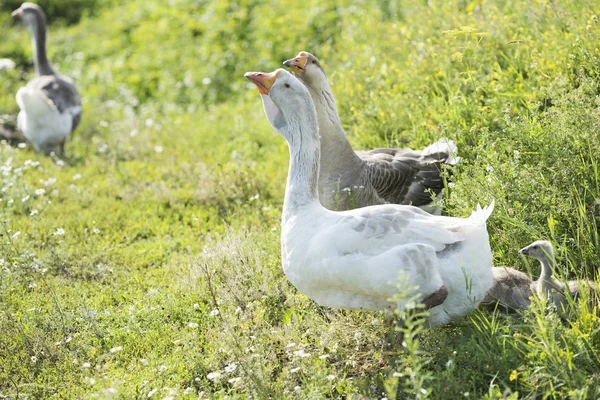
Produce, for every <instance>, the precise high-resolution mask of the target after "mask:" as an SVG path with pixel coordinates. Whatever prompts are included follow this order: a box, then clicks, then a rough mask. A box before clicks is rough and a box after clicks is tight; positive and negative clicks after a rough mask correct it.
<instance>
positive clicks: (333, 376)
mask: <svg viewBox="0 0 600 400" xmlns="http://www.w3.org/2000/svg"><path fill="white" fill-rule="evenodd" d="M335 378H336V376H335V375H327V380H328V381H332V380H334V379H335Z"/></svg>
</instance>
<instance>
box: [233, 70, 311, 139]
mask: <svg viewBox="0 0 600 400" xmlns="http://www.w3.org/2000/svg"><path fill="white" fill-rule="evenodd" d="M244 76H245V77H246V78H248V79H249V80H250V81H251V82H252V83H254V84H255V85H256V86H257V87H258V91H259V92H260V94H261V97H262V101H263V107H264V109H265V114H266V115H267V119H268V120H269V123H270V124H271V126H273V128H275V130H276V131H277V132H278V133H279V134H280V135H281V136H283V137H284V138H285V139H286V140H287V141H288V143H290V144H293V143H296V142H299V141H300V140H301V138H300V137H297V136H298V133H299V132H300V131H308V132H313V133H317V132H318V128H317V126H316V111H315V107H314V104H313V102H312V99H311V97H310V94H309V93H308V90H307V89H306V88H305V87H304V85H303V84H302V83H301V82H300V81H298V79H296V78H294V77H293V76H292V74H290V73H289V72H287V71H286V70H284V69H281V68H280V69H278V70H276V71H273V72H270V73H264V72H247V73H246V74H245V75H244ZM307 111H308V114H307ZM307 123H310V124H312V125H313V126H311V127H309V128H313V129H308V130H305V129H302V128H307V127H305V126H303V125H304V124H307ZM315 139H316V140H318V136H316V137H315Z"/></svg>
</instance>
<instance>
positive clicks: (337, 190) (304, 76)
mask: <svg viewBox="0 0 600 400" xmlns="http://www.w3.org/2000/svg"><path fill="white" fill-rule="evenodd" d="M283 64H284V65H285V66H287V67H289V68H290V69H291V70H292V71H293V72H294V74H295V76H296V77H297V78H298V79H300V81H302V83H303V84H304V85H305V86H306V87H307V88H308V90H309V92H310V95H311V97H312V99H313V101H314V104H315V108H316V110H317V116H318V122H319V133H320V135H321V172H320V177H319V195H320V199H321V203H322V204H323V205H324V206H325V207H327V208H329V209H330V210H348V209H351V208H355V207H365V206H370V205H378V204H386V203H393V204H411V205H414V206H417V207H420V208H422V209H424V210H425V211H427V212H430V213H434V214H441V206H439V205H438V204H434V203H437V202H434V201H432V195H435V196H436V199H439V198H440V196H441V193H442V190H443V189H444V180H443V179H442V177H441V176H440V173H441V170H442V164H446V165H454V164H455V163H456V162H457V159H456V158H454V157H452V154H455V153H456V151H457V149H456V146H455V145H454V143H453V142H452V141H449V140H446V139H442V140H440V141H438V142H436V143H434V144H432V145H430V146H428V147H426V148H425V149H423V150H421V151H415V150H411V149H386V148H381V149H374V150H371V151H357V152H355V151H354V150H353V149H352V147H351V145H350V142H349V141H348V138H347V137H346V134H345V132H344V129H343V128H342V125H341V122H340V117H339V115H338V111H337V107H336V104H335V100H334V98H333V93H332V92H331V88H330V87H329V83H328V81H327V76H326V75H325V72H324V71H323V68H322V67H321V64H320V62H319V60H318V59H317V58H316V57H315V56H313V55H312V54H310V53H307V52H304V51H303V52H300V54H298V56H296V58H293V59H290V60H287V61H285V62H284V63H283Z"/></svg>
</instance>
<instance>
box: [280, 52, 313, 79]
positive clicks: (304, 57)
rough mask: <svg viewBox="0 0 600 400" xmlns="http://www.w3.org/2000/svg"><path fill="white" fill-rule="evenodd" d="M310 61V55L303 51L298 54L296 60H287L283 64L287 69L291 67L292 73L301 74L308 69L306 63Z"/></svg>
mask: <svg viewBox="0 0 600 400" xmlns="http://www.w3.org/2000/svg"><path fill="white" fill-rule="evenodd" d="M307 61H308V54H306V53H305V52H303V51H301V52H300V53H298V55H297V56H296V58H292V59H291V60H287V61H285V62H284V63H283V65H285V66H286V67H289V68H290V69H291V70H292V72H294V73H296V74H301V73H303V72H304V68H305V67H306V62H307Z"/></svg>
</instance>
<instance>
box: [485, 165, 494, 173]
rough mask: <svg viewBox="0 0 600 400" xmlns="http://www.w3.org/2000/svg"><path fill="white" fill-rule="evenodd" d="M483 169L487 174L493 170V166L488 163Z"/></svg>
mask: <svg viewBox="0 0 600 400" xmlns="http://www.w3.org/2000/svg"><path fill="white" fill-rule="evenodd" d="M485 170H486V171H487V172H488V174H492V173H493V172H494V167H492V166H491V165H488V166H487V167H485Z"/></svg>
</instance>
